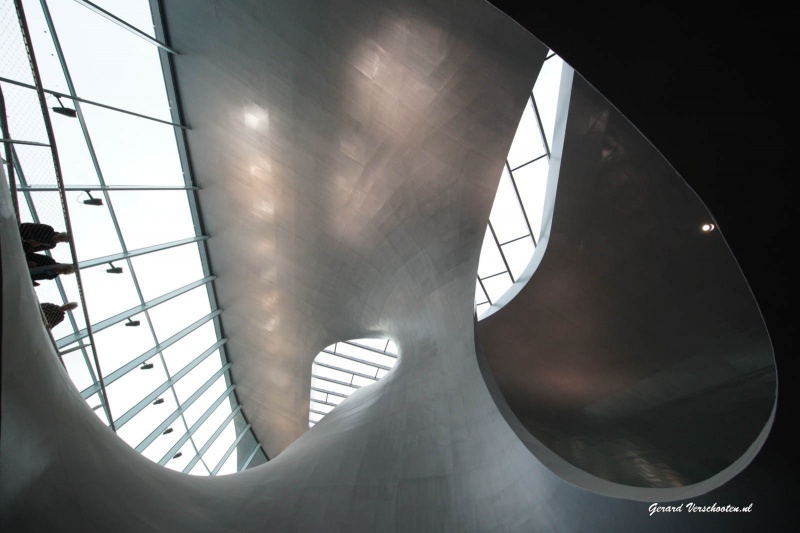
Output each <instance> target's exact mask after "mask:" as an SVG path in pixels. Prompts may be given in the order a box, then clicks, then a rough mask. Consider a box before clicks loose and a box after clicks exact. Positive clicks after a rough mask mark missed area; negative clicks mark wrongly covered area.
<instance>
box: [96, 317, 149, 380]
mask: <svg viewBox="0 0 800 533" xmlns="http://www.w3.org/2000/svg"><path fill="white" fill-rule="evenodd" d="M133 318H134V320H138V321H139V322H140V323H141V324H140V325H139V326H136V327H131V326H126V325H125V324H126V323H127V321H126V322H121V323H119V324H116V325H114V326H111V327H109V328H107V329H104V330H102V331H99V332H97V333H95V334H94V335H93V337H94V344H95V346H97V354H98V356H99V357H100V367H101V368H102V369H103V374H104V375H108V374H110V373H112V372H114V371H115V370H117V369H118V368H120V367H121V366H123V365H125V364H126V363H128V362H129V361H131V360H132V359H134V358H135V357H138V356H140V355H142V354H144V353H145V352H147V351H148V350H150V349H151V348H153V346H155V345H156V341H155V339H154V338H153V334H152V333H151V332H150V328H149V327H148V325H147V321H146V320H145V318H144V315H137V316H135V317H133Z"/></svg>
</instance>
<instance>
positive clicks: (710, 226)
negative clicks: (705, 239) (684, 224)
mask: <svg viewBox="0 0 800 533" xmlns="http://www.w3.org/2000/svg"><path fill="white" fill-rule="evenodd" d="M714 228H716V226H715V225H714V224H703V226H702V227H701V228H700V229H702V230H703V231H704V232H705V233H708V232H709V231H714Z"/></svg>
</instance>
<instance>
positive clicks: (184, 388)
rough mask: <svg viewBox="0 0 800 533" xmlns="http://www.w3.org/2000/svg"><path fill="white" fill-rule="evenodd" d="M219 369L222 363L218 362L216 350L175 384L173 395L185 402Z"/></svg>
mask: <svg viewBox="0 0 800 533" xmlns="http://www.w3.org/2000/svg"><path fill="white" fill-rule="evenodd" d="M220 368H222V361H220V357H219V350H216V351H215V352H214V353H212V354H211V355H209V356H208V357H206V358H205V359H204V360H203V361H202V362H201V363H200V364H198V365H197V366H196V367H194V368H193V369H192V370H190V371H189V373H188V374H186V375H185V376H184V377H183V378H181V379H180V380H178V382H177V383H175V394H177V395H178V401H180V402H181V403H183V402H185V401H186V400H187V399H188V398H189V396H191V395H192V394H194V393H195V391H197V389H199V388H200V387H201V386H202V385H203V383H205V382H206V381H207V380H208V378H210V377H211V376H212V375H213V374H214V372H216V371H217V370H219V369H220Z"/></svg>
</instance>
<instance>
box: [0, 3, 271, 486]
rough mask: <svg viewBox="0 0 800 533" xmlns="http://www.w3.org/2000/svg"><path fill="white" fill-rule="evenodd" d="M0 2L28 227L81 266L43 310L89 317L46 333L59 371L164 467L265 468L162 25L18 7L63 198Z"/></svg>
mask: <svg viewBox="0 0 800 533" xmlns="http://www.w3.org/2000/svg"><path fill="white" fill-rule="evenodd" d="M1 2H2V3H0V28H2V32H0V33H1V34H2V37H0V46H2V49H3V56H2V60H0V89H2V95H3V100H4V104H5V116H6V118H7V121H6V122H7V124H5V126H7V127H4V131H3V138H4V139H6V140H9V139H10V140H11V141H12V142H4V143H3V144H4V146H3V154H2V155H3V159H4V161H8V162H9V163H10V164H7V166H6V170H7V173H8V174H9V176H10V177H11V176H12V175H13V180H12V184H11V185H12V190H14V188H15V189H16V191H17V193H16V202H17V203H18V204H19V207H18V211H19V218H20V221H21V222H37V223H43V224H48V225H50V226H52V227H53V228H54V229H55V230H56V231H68V232H69V233H70V236H71V242H70V243H62V244H58V245H56V246H55V248H53V249H52V250H47V251H43V252H40V253H41V254H43V255H49V256H51V257H52V258H53V259H54V260H56V261H57V262H60V263H67V264H77V265H78V267H79V268H78V272H77V274H73V275H68V274H62V275H60V276H58V277H57V278H55V279H54V280H42V281H39V282H38V283H39V286H38V287H36V293H37V296H38V298H39V301H40V302H41V303H45V302H49V303H54V304H58V305H60V304H63V303H65V302H76V303H78V304H79V307H78V308H77V309H75V310H73V311H69V312H67V313H66V316H65V319H64V320H63V321H62V322H61V323H59V324H57V325H55V326H54V327H52V329H51V330H50V331H51V334H52V337H53V341H54V343H55V345H56V347H57V349H58V352H59V357H60V359H61V362H62V363H63V365H64V368H65V369H66V371H67V373H68V374H69V376H70V378H71V379H72V382H73V383H74V385H75V387H76V388H77V389H78V391H80V393H81V394H82V396H83V397H84V398H85V399H86V401H87V403H88V404H89V406H91V407H92V409H93V410H94V412H95V413H96V414H97V416H98V417H99V418H100V420H102V421H103V423H105V424H106V425H107V426H109V427H110V428H111V429H112V430H114V431H115V432H116V433H117V434H118V435H119V436H120V437H121V438H122V439H123V440H124V441H125V442H127V443H128V444H129V445H130V446H131V447H132V448H134V449H136V450H137V451H139V452H141V453H142V454H143V455H145V456H146V457H148V458H150V459H151V460H153V461H155V462H158V463H160V464H162V465H164V466H166V467H167V468H171V469H174V470H179V471H183V472H186V473H190V474H195V475H217V474H225V473H232V472H236V471H239V470H242V469H245V468H248V467H251V466H255V465H257V464H260V463H263V462H264V461H266V460H267V458H266V456H265V455H264V453H263V451H262V450H261V447H260V443H259V442H257V440H256V439H255V437H254V436H253V434H252V432H251V431H250V426H249V424H247V422H246V420H245V419H244V416H243V415H242V412H241V406H240V405H239V404H238V402H237V400H236V396H235V384H233V383H232V382H231V378H230V373H229V370H230V367H231V364H230V363H229V362H228V360H227V357H226V354H225V345H226V339H225V338H224V336H223V334H222V329H221V322H220V319H221V314H222V311H221V310H220V309H219V308H218V307H217V304H216V298H215V295H214V287H213V284H212V282H213V280H214V278H215V276H214V275H213V274H212V273H211V271H210V269H209V265H208V258H207V255H206V248H205V240H206V239H207V237H206V236H205V235H204V233H203V230H202V225H201V222H200V219H199V217H198V214H197V208H196V201H195V196H194V194H195V193H194V190H195V189H196V187H195V186H194V185H193V181H192V176H191V172H190V166H189V164H188V159H187V156H186V147H185V143H184V137H183V129H184V127H183V126H181V120H180V114H179V107H178V104H177V95H176V94H175V91H174V88H173V86H172V73H171V69H170V63H169V54H170V53H172V52H171V51H170V50H169V47H167V46H166V45H165V44H164V43H163V42H161V41H157V40H156V39H157V38H160V36H161V35H163V31H162V27H161V19H160V14H159V13H151V12H150V5H151V2H148V1H146V0H138V1H127V2H111V1H97V2H94V3H93V2H88V1H83V0H81V1H73V0H46V1H45V0H42V1H41V2H40V1H38V0H23V2H22V5H23V9H24V15H25V16H24V20H25V22H26V24H27V28H28V35H29V36H30V40H31V44H32V49H33V52H34V55H35V58H36V62H37V66H38V74H39V77H40V79H41V85H42V87H43V90H44V96H45V101H46V105H47V107H48V108H49V109H48V116H47V119H48V120H49V122H50V124H51V125H52V132H53V135H54V140H55V145H56V147H57V153H58V160H59V163H60V165H59V166H60V172H61V178H62V182H63V198H62V195H61V193H60V192H59V180H58V178H59V175H58V168H57V167H56V165H55V164H54V159H53V152H52V151H51V149H50V146H49V143H50V137H49V135H48V131H47V123H46V122H45V120H44V118H43V115H42V107H41V105H40V102H39V100H38V94H37V90H36V79H35V77H34V75H33V73H32V70H31V65H30V63H29V61H28V57H27V53H26V49H25V45H24V41H23V32H22V31H21V29H20V26H19V23H18V19H17V13H16V10H15V7H14V2H13V1H12V0H1ZM153 4H154V5H157V3H153ZM54 108H55V109H54ZM60 108H67V109H68V110H74V115H75V116H68V114H69V112H68V114H67V115H65V114H64V112H63V110H61V112H59V110H58V109H60ZM87 200H89V203H86V201H87ZM87 324H88V327H87Z"/></svg>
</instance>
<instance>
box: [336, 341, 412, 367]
mask: <svg viewBox="0 0 800 533" xmlns="http://www.w3.org/2000/svg"><path fill="white" fill-rule="evenodd" d="M336 352H337V353H341V354H344V355H349V356H350V357H356V358H358V359H361V360H362V361H366V362H369V363H377V364H379V365H383V366H388V367H390V368H391V367H392V366H394V364H395V363H396V362H397V358H396V357H392V356H391V355H384V354H379V353H375V352H373V351H370V350H365V349H364V348H359V347H358V346H353V345H352V344H348V343H346V342H339V343H337V344H336ZM387 353H388V352H387Z"/></svg>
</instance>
